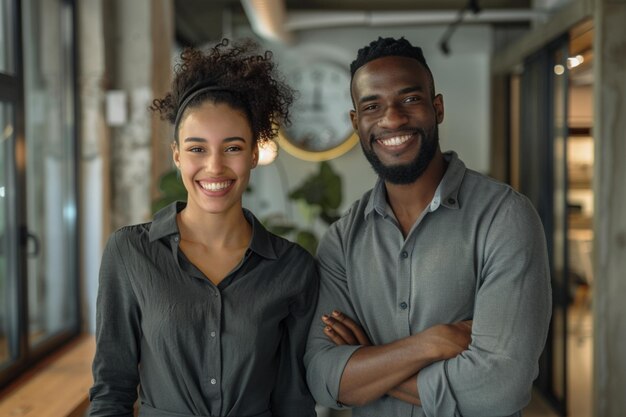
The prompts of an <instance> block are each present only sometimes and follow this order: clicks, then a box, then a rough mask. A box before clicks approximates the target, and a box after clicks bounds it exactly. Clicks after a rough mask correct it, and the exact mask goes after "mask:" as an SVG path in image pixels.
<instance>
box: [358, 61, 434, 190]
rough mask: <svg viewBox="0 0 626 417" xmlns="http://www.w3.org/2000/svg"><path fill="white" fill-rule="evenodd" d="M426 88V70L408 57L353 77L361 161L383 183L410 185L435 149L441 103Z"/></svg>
mask: <svg viewBox="0 0 626 417" xmlns="http://www.w3.org/2000/svg"><path fill="white" fill-rule="evenodd" d="M431 88H432V82H431V79H430V77H429V75H428V71H427V70H426V68H424V67H423V66H422V65H421V64H420V63H419V62H418V61H417V60H415V59H412V58H407V57H399V56H388V57H383V58H378V59H375V60H373V61H371V62H369V63H367V64H365V65H363V66H362V67H361V68H359V69H358V70H357V71H356V73H355V74H354V79H353V81H352V98H353V100H354V103H355V110H354V111H352V112H350V118H351V119H352V125H353V127H354V129H355V130H356V131H357V133H358V134H359V137H360V139H361V147H362V148H363V152H364V153H365V156H366V157H367V159H368V160H369V161H370V163H371V164H372V167H373V168H374V170H375V171H376V173H377V174H378V175H379V176H380V177H381V178H383V179H384V180H385V181H388V182H391V183H394V184H408V183H412V182H414V181H415V180H417V179H418V178H419V177H420V176H421V175H422V173H423V172H424V171H425V170H426V168H427V167H428V165H429V163H430V161H431V160H432V159H433V157H434V155H435V153H436V151H437V149H438V147H439V135H438V128H437V126H438V124H439V123H441V122H442V121H443V98H442V96H441V95H437V96H435V97H434V98H433V92H432V90H431Z"/></svg>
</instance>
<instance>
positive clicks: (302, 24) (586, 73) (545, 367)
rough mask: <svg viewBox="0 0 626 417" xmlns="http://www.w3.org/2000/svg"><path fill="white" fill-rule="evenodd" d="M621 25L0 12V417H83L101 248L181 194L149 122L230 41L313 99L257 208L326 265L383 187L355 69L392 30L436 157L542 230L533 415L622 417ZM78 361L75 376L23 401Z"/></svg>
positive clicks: (142, 1) (217, 2)
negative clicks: (362, 201) (344, 223)
mask: <svg viewBox="0 0 626 417" xmlns="http://www.w3.org/2000/svg"><path fill="white" fill-rule="evenodd" d="M624 22H626V3H625V2H624V1H616V0H511V1H506V0H483V1H480V0H476V1H465V0H440V1H427V0H385V1H382V0H342V1H341V2H340V1H330V0H265V1H263V0H133V1H124V0H81V1H78V0H74V1H72V0H0V135H1V136H0V139H1V142H0V388H1V389H2V391H0V417H1V416H5V415H6V416H9V415H10V416H14V415H37V416H38V417H40V416H42V414H33V413H37V411H36V410H38V408H37V406H36V405H34V404H35V403H37V404H40V403H42V402H46V401H47V402H48V403H47V404H48V407H47V408H50V404H52V403H55V402H65V403H66V404H68V406H67V407H66V408H71V410H69V411H65V410H63V411H55V412H54V413H56V414H50V415H54V416H66V415H76V416H79V415H82V413H83V412H84V408H85V406H86V391H85V389H84V386H87V387H88V386H89V385H90V379H89V378H90V377H91V375H90V370H89V365H90V360H91V356H92V355H93V331H94V323H95V296H96V291H97V275H98V268H99V263H100V256H101V252H102V249H103V244H104V242H105V241H106V238H107V237H108V235H109V234H110V233H111V232H112V231H114V230H115V229H117V228H118V227H120V226H123V225H126V224H131V223H138V222H144V221H147V220H149V219H150V218H151V215H152V213H153V212H154V210H156V209H157V208H158V207H159V206H160V205H162V204H165V203H166V202H167V201H171V200H173V199H177V198H184V194H182V195H181V189H180V185H179V184H178V183H177V179H176V175H175V174H174V173H173V164H172V162H171V151H170V143H171V141H172V131H171V127H170V126H169V125H168V124H166V123H165V122H162V121H160V120H158V117H155V116H153V115H151V114H150V112H149V111H147V107H148V106H149V105H150V103H151V101H152V100H153V99H154V98H156V97H162V96H163V95H164V93H165V92H167V91H168V90H169V83H170V81H171V74H172V66H173V65H174V64H175V62H176V59H177V57H178V55H179V54H180V52H181V50H182V49H183V48H184V47H186V46H194V47H200V48H206V47H210V46H211V45H212V44H214V43H215V42H218V41H220V40H221V39H222V38H223V37H227V38H231V39H239V38H252V39H254V40H256V41H257V42H258V43H260V44H261V46H262V48H263V49H270V50H272V51H273V53H274V56H275V57H276V60H277V62H278V66H279V69H280V70H281V71H282V72H283V74H284V75H285V77H286V78H287V80H288V81H289V83H290V84H291V85H292V86H293V87H294V88H296V89H297V90H298V91H299V93H300V97H299V99H298V101H297V102H296V103H295V104H294V108H293V125H292V126H290V127H283V128H281V131H280V135H279V137H277V138H276V140H275V141H274V143H273V144H271V145H270V146H268V147H267V149H263V154H264V155H266V158H267V159H265V160H264V165H262V166H259V167H257V168H256V169H255V171H254V172H253V176H252V181H251V184H250V188H249V190H248V192H247V193H246V194H245V196H244V204H245V206H247V207H248V208H250V209H251V210H252V211H253V212H255V214H256V215H257V216H258V217H259V218H261V219H262V220H263V221H264V223H265V224H267V225H268V227H270V228H271V229H272V230H274V231H276V232H277V233H280V234H283V235H285V236H286V237H288V238H290V239H293V240H297V241H298V242H300V243H301V244H302V245H303V246H305V247H307V248H308V249H309V250H311V251H313V250H314V248H315V245H316V243H317V239H319V237H320V236H321V234H323V233H324V231H325V229H326V227H327V226H328V222H329V221H331V220H332V219H333V218H334V217H336V216H337V215H339V214H340V213H341V212H342V211H344V210H345V209H346V208H347V207H349V205H350V203H351V202H352V201H354V200H355V199H356V198H358V197H359V196H360V195H361V194H362V193H363V192H365V191H366V190H368V189H369V188H370V187H371V186H372V185H373V183H374V181H375V175H374V173H373V172H372V170H371V169H370V167H369V164H368V163H367V162H366V161H365V159H364V158H363V156H362V152H361V150H360V145H358V144H357V142H358V141H357V139H356V137H355V136H354V135H353V132H352V130H351V126H350V123H349V117H348V112H349V110H350V109H351V108H352V104H351V100H350V94H349V85H348V84H349V79H350V75H349V69H348V67H349V64H350V62H351V61H352V60H353V59H354V57H355V56H356V51H357V50H358V49H359V48H361V47H362V46H365V45H366V44H367V43H369V42H370V41H372V40H374V39H376V38H377V37H378V36H383V37H385V36H393V37H400V36H404V37H405V38H407V39H408V40H410V41H411V42H412V43H413V44H415V45H419V46H421V47H422V48H423V50H424V53H425V56H426V59H427V61H428V63H429V66H430V68H431V70H432V72H433V74H434V77H435V85H436V90H437V92H439V93H442V94H443V97H444V102H445V109H446V115H445V116H446V117H445V121H444V123H443V124H442V125H441V126H440V137H441V147H442V150H444V151H445V150H454V151H456V152H457V153H458V154H459V156H460V158H461V159H462V160H463V161H464V162H465V163H466V164H467V166H468V167H469V168H472V169H475V170H477V171H479V172H482V173H485V174H488V175H491V176H493V177H495V178H497V179H499V180H501V181H504V182H507V183H509V184H511V185H513V186H514V187H515V188H517V189H518V190H520V191H521V192H522V193H524V194H526V195H528V196H529V198H530V199H531V201H532V202H533V203H534V204H535V206H536V208H537V210H538V212H539V214H540V216H541V218H542V221H543V223H544V227H545V231H546V237H547V240H548V245H549V252H550V258H551V267H552V279H553V290H554V311H553V319H552V325H551V332H550V335H549V339H548V343H547V345H546V349H545V352H544V354H543V356H542V359H541V363H540V367H541V371H540V375H539V378H538V379H537V381H536V384H535V391H534V395H533V402H532V404H531V405H530V406H529V408H528V409H527V410H526V412H525V415H528V416H533V415H535V416H556V415H558V416H565V415H570V416H585V417H587V416H597V417H605V416H606V417H610V416H624V415H626V399H625V397H624V395H623V386H624V385H626V358H625V357H624V355H623V352H625V351H626V326H624V324H623V323H622V318H623V317H626V311H625V310H626V303H624V301H623V299H624V297H626V278H625V276H624V271H625V270H626V253H625V252H626V214H624V213H625V212H624V210H623V207H624V205H625V204H626V187H624V186H623V181H624V178H626V168H625V167H626V166H625V165H624V163H623V161H624V159H625V158H626V125H625V123H626V122H624V120H625V118H624V116H625V115H626V107H625V106H626V104H625V103H624V100H623V98H624V97H626V79H625V78H624V70H623V68H624V67H626V46H625V45H626V44H625V41H626V28H625V26H626V25H624V24H623V23H624ZM72 349H78V350H72ZM64 352H65V353H67V352H73V353H72V355H64ZM65 356H71V357H73V358H77V361H78V362H77V363H76V364H73V365H67V366H66V367H65V368H62V369H63V370H65V371H67V370H68V369H69V370H71V371H72V372H74V373H72V372H69V371H68V372H66V373H65V374H63V375H65V376H66V377H67V382H63V381H65V380H62V379H55V380H54V381H55V382H53V383H46V384H45V386H46V391H45V395H40V394H34V395H31V396H30V397H29V395H26V394H24V392H27V391H23V390H24V389H26V388H27V387H29V386H30V385H29V384H31V381H33V379H34V378H36V377H37V376H38V375H40V374H41V375H43V373H44V372H43V370H44V369H47V368H46V367H47V366H54V365H55V363H57V361H58V360H62V359H63V358H64V357H65ZM57 377H58V375H57ZM72 386H75V388H72ZM55 387H56V389H55ZM70 389H76V391H75V392H76V394H66V397H60V396H59V392H60V391H66V392H68V390H70ZM32 392H34V393H41V390H36V389H35V390H34V391H32ZM71 392H73V391H71ZM16 397H19V401H18V400H16ZM33 397H35V398H33ZM61 398H63V400H62V401H61ZM70 403H71V404H73V403H76V405H75V406H71V407H70V406H69V404H70ZM44 408H46V407H44ZM29 413H30V414H29ZM72 413H74V414H72ZM346 414H348V415H349V412H347V413H346V412H344V414H334V415H346ZM320 415H322V416H323V415H330V414H329V411H328V410H323V409H320Z"/></svg>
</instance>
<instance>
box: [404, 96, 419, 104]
mask: <svg viewBox="0 0 626 417" xmlns="http://www.w3.org/2000/svg"><path fill="white" fill-rule="evenodd" d="M416 101H420V97H416V96H410V97H407V98H405V99H404V102H405V103H413V102H416Z"/></svg>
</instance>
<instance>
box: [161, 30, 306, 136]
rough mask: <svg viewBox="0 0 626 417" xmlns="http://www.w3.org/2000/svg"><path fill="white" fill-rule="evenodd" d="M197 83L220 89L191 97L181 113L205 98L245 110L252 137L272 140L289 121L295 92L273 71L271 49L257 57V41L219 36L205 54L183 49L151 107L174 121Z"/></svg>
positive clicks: (164, 118)
mask: <svg viewBox="0 0 626 417" xmlns="http://www.w3.org/2000/svg"><path fill="white" fill-rule="evenodd" d="M199 84H205V85H206V84H210V85H214V86H217V87H218V88H217V89H213V90H209V91H206V92H203V93H202V94H199V95H197V96H196V97H194V98H193V99H191V101H190V102H189V103H188V104H187V105H186V107H185V109H182V111H183V112H185V111H186V110H187V109H189V108H193V107H197V106H199V105H201V104H202V103H203V102H204V101H206V100H210V101H212V102H214V103H225V104H228V105H230V106H232V107H233V108H236V109H239V110H242V111H243V112H244V113H245V115H246V116H247V117H248V120H249V122H250V125H251V128H252V133H253V137H254V140H256V141H265V140H268V139H271V138H272V137H274V136H276V134H277V130H278V125H279V124H281V123H282V124H288V123H289V107H290V105H291V103H292V102H293V99H294V91H293V90H292V89H291V88H290V87H289V86H288V85H287V84H286V83H285V82H284V80H283V77H282V76H281V75H280V74H279V73H277V72H276V70H275V63H274V62H273V61H272V53H271V52H270V51H265V53H263V54H262V55H260V54H259V53H258V45H257V44H256V43H255V42H253V41H251V40H242V41H238V42H231V41H229V40H228V39H223V40H222V41H221V42H220V43H218V44H216V45H215V46H213V47H212V48H210V49H209V50H208V52H206V53H205V52H202V51H200V50H198V49H194V48H186V49H184V50H183V52H182V53H181V55H180V62H179V63H178V64H177V65H175V67H174V80H173V81H172V88H171V91H170V92H169V93H167V94H166V95H165V97H163V98H162V99H155V100H153V102H152V105H151V106H150V110H152V111H153V112H159V113H160V115H161V119H163V120H167V121H169V122H170V123H172V124H175V123H176V120H177V115H178V112H179V108H180V106H181V104H182V102H183V101H184V99H185V97H186V96H188V95H189V94H188V93H189V92H190V90H192V89H194V87H196V86H198V85H199ZM178 117H179V118H180V115H178ZM174 128H175V129H178V126H174ZM176 137H177V135H176Z"/></svg>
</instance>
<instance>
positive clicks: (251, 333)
mask: <svg viewBox="0 0 626 417" xmlns="http://www.w3.org/2000/svg"><path fill="white" fill-rule="evenodd" d="M175 72H176V73H175V78H174V81H173V84H172V91H171V92H170V93H169V94H167V95H166V96H165V97H164V98H163V99H160V100H154V103H153V105H152V107H151V109H152V110H153V111H158V112H159V113H160V114H161V117H162V118H165V119H167V120H169V121H170V122H171V123H173V124H174V132H175V133H174V135H175V141H174V143H173V144H172V153H173V159H174V163H175V164H176V166H177V167H178V169H179V170H180V175H181V178H182V181H183V184H184V186H185V188H186V189H187V193H188V198H187V203H186V204H185V203H181V202H178V203H175V204H172V205H170V206H168V207H166V208H164V209H163V210H161V211H159V212H158V213H157V214H156V215H155V217H154V220H153V221H152V222H150V223H145V224H139V225H134V226H128V227H124V228H122V229H120V230H118V231H117V232H116V233H114V234H113V235H112V236H111V238H110V239H109V242H108V244H107V246H106V249H105V252H104V255H103V259H102V266H101V272H100V286H99V290H98V291H99V292H98V302H97V331H96V343H97V349H96V356H95V359H94V363H93V373H94V386H93V388H92V389H91V391H90V399H91V408H90V414H89V415H90V416H93V417H95V416H131V415H132V414H133V403H134V402H135V400H136V398H137V388H138V387H139V398H140V411H139V415H140V416H142V417H156V416H159V417H161V416H168V417H177V416H180V417H186V416H258V417H266V416H268V417H269V416H289V417H293V416H314V415H315V411H314V402H313V400H312V398H311V396H310V394H309V391H308V389H307V387H306V383H305V376H304V368H303V365H302V355H303V352H304V346H305V343H306V335H307V331H308V327H309V324H310V322H311V318H312V315H313V313H314V308H315V303H316V300H317V285H318V282H317V273H316V269H315V266H314V261H313V259H312V257H311V256H310V255H309V254H308V253H307V252H305V251H304V250H303V249H302V248H300V247H299V246H297V245H295V244H293V243H291V242H288V241H287V240H285V239H282V238H280V237H277V236H275V235H272V234H270V233H269V232H268V231H267V230H265V229H264V228H263V226H262V225H261V224H260V223H259V221H258V220H257V219H256V218H255V217H254V216H253V215H252V213H250V212H249V211H247V210H246V209H244V208H243V207H242V202H241V200H242V194H243V192H244V190H245V189H246V186H247V185H248V180H249V177H250V171H251V169H252V168H254V167H255V166H256V163H257V159H258V148H257V142H258V141H263V140H267V139H268V138H270V137H272V136H273V135H274V134H275V133H276V132H275V126H276V124H275V123H277V122H279V121H288V116H289V114H288V107H289V105H290V104H291V102H292V91H291V90H290V89H289V88H288V87H287V86H286V85H284V84H283V83H282V82H281V81H280V80H279V79H278V78H277V76H276V74H275V73H274V64H273V63H272V61H271V54H270V53H269V52H266V53H265V55H263V56H259V55H257V54H256V52H255V46H254V44H252V43H238V44H232V45H230V44H229V42H228V41H227V40H224V41H222V42H221V43H220V44H218V45H217V46H215V47H214V48H212V49H211V50H210V51H209V53H208V54H203V53H202V52H200V51H198V50H193V49H187V50H185V51H184V52H183V53H182V55H181V63H180V64H179V65H178V66H177V67H176V68H175Z"/></svg>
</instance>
